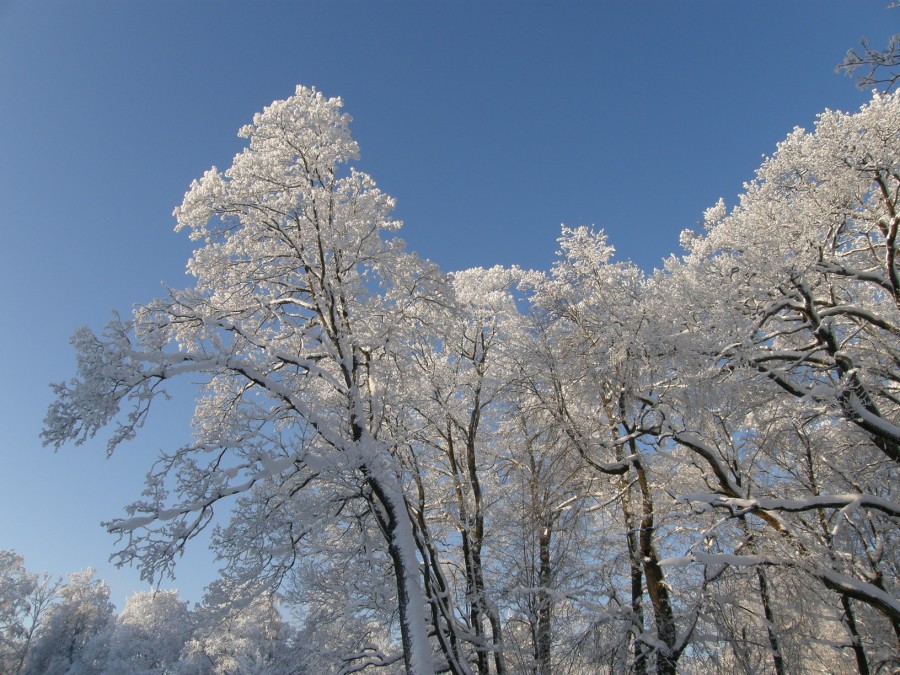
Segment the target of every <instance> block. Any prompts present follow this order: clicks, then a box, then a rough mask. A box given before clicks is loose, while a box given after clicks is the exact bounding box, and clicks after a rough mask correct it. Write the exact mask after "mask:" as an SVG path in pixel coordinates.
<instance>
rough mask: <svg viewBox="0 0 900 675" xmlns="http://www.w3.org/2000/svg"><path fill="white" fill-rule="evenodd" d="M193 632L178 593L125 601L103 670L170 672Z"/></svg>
mask: <svg viewBox="0 0 900 675" xmlns="http://www.w3.org/2000/svg"><path fill="white" fill-rule="evenodd" d="M192 632H193V623H192V617H191V613H190V611H189V610H188V608H187V603H186V602H184V601H183V600H180V599H179V597H178V591H174V590H169V591H141V592H138V593H135V594H134V595H132V596H131V597H129V598H128V599H127V600H126V601H125V607H124V608H123V609H122V611H121V613H120V614H119V615H118V616H117V617H116V621H115V625H114V626H113V627H112V630H111V633H110V635H109V636H108V638H107V639H108V647H107V654H106V657H105V659H104V662H103V665H102V668H101V670H103V671H105V672H110V673H134V674H135V675H137V674H138V673H141V674H143V675H155V674H161V673H167V672H171V670H172V668H173V666H174V665H175V664H176V663H177V662H178V660H179V659H180V657H181V650H182V648H183V647H184V644H185V642H187V640H188V639H189V638H190V636H191V634H192Z"/></svg>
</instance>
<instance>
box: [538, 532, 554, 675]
mask: <svg viewBox="0 0 900 675" xmlns="http://www.w3.org/2000/svg"><path fill="white" fill-rule="evenodd" d="M552 536H553V530H552V528H551V526H550V524H549V523H545V524H544V526H543V527H541V531H540V534H539V535H538V563H539V565H540V566H539V568H538V585H539V586H540V588H541V590H540V591H538V594H537V607H536V613H537V631H536V635H535V639H534V657H535V662H536V663H537V672H538V673H539V675H552V672H553V670H552V666H551V661H550V656H551V648H552V643H553V633H552V622H553V600H552V598H551V597H550V594H549V593H548V592H547V591H546V590H544V589H546V588H549V587H550V585H551V584H552V583H553V569H552V567H551V562H550V543H551V538H552Z"/></svg>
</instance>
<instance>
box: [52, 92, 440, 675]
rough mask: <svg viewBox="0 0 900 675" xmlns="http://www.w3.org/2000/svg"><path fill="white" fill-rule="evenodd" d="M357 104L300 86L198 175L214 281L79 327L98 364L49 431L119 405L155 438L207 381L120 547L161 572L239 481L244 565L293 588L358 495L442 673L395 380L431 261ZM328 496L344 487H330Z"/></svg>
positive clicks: (418, 641)
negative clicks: (183, 384) (413, 244)
mask: <svg viewBox="0 0 900 675" xmlns="http://www.w3.org/2000/svg"><path fill="white" fill-rule="evenodd" d="M341 107H342V103H341V101H340V99H335V98H332V99H328V98H325V97H324V96H323V95H322V94H321V93H319V92H317V91H315V90H312V89H307V88H304V87H298V88H297V91H296V94H295V95H294V96H292V97H290V98H288V99H286V100H284V101H277V102H275V103H273V104H272V105H271V106H269V107H268V108H266V109H265V110H264V111H263V112H262V113H259V114H258V115H256V116H255V117H254V120H253V123H252V124H250V125H247V126H246V127H244V128H243V129H242V130H241V136H243V137H244V138H247V139H248V140H249V147H247V148H246V149H245V150H244V151H243V152H242V153H240V154H238V155H237V156H236V157H235V158H234V162H233V164H232V166H231V167H230V168H229V169H228V170H227V171H225V172H224V173H222V172H219V171H218V170H216V169H215V168H214V169H211V170H210V171H208V172H207V173H206V174H205V175H204V176H203V178H202V179H201V180H199V181H195V182H194V183H193V185H192V186H191V189H190V190H189V191H188V193H187V194H186V195H185V199H184V203H183V204H182V206H181V207H179V208H178V209H176V211H175V215H176V218H177V221H178V229H187V230H189V231H190V233H191V237H192V238H193V239H195V240H198V241H201V242H203V245H202V246H201V247H200V248H198V249H197V250H196V252H195V253H194V256H193V258H192V259H191V261H190V263H189V265H188V268H189V271H190V272H191V273H192V274H193V275H194V276H195V278H196V284H195V286H194V287H192V288H189V289H186V290H182V291H177V290H171V291H170V293H169V296H168V297H166V298H163V299H161V300H157V301H154V302H151V303H149V304H148V305H145V306H143V307H141V308H140V309H139V310H137V312H136V314H135V317H134V320H133V321H122V320H119V319H118V318H116V319H114V320H113V321H112V323H110V325H109V326H108V327H107V329H106V331H105V332H104V333H103V334H102V335H101V336H99V337H98V336H96V335H94V334H93V333H92V332H90V331H89V330H87V329H83V330H80V331H79V332H78V333H76V335H75V337H74V338H73V342H74V344H75V347H76V349H77V351H78V360H79V376H78V378H77V379H76V380H73V381H72V382H71V383H68V384H61V385H58V386H57V387H56V394H57V401H56V402H55V403H54V404H53V405H52V406H51V408H50V411H49V414H48V416H47V421H46V429H45V432H44V438H45V440H46V442H48V443H50V444H54V445H57V446H58V445H61V444H62V443H65V442H67V441H75V442H80V441H83V440H84V439H85V438H87V437H89V436H91V435H93V434H94V433H95V432H96V431H97V430H98V429H100V428H101V427H103V426H105V425H107V424H109V423H112V422H113V420H114V419H116V420H117V421H116V422H115V425H116V431H115V433H114V434H113V437H112V439H111V440H110V449H112V448H114V447H115V446H116V445H117V444H118V443H120V442H121V441H124V440H127V439H130V438H132V437H133V436H134V435H135V434H136V432H137V430H138V428H139V427H140V425H141V423H142V422H143V420H144V418H145V416H146V415H147V412H148V409H149V407H150V404H151V402H152V400H153V399H154V398H155V397H156V396H158V395H161V394H162V392H163V387H164V383H165V382H166V381H167V380H169V379H171V378H174V377H177V376H179V375H190V376H191V377H193V378H197V377H201V378H205V380H206V383H205V385H204V393H203V396H202V398H201V400H200V402H199V403H198V405H197V408H196V414H195V419H194V427H195V435H196V440H195V441H193V442H192V443H190V444H189V445H187V446H185V447H183V448H181V449H176V450H174V451H172V452H169V453H167V454H165V456H163V457H162V458H161V459H160V460H159V461H158V463H157V464H156V467H155V468H154V470H153V472H152V473H151V476H150V479H149V480H150V482H149V485H148V488H147V492H146V494H147V497H146V498H145V499H143V500H141V501H139V502H136V503H134V504H133V505H131V506H130V507H129V515H130V517H128V518H124V519H120V520H116V521H113V522H111V523H109V528H110V529H111V530H112V531H114V532H119V533H122V534H124V535H125V537H126V546H125V548H124V549H123V550H122V551H121V552H120V554H119V559H120V561H122V562H128V561H131V560H134V559H139V560H140V563H141V565H142V566H143V569H144V571H145V574H146V575H147V576H154V575H156V574H158V573H160V572H165V571H169V570H170V569H171V566H172V561H173V559H174V556H176V555H177V552H178V551H179V550H181V548H182V547H183V546H184V545H185V544H186V543H187V541H188V540H189V539H191V538H192V537H193V536H195V535H196V534H197V533H198V532H199V531H200V530H202V529H203V528H204V527H206V525H207V524H208V523H209V522H210V521H211V519H212V517H213V512H214V510H215V509H216V508H217V507H218V505H219V502H220V501H221V500H223V499H225V498H228V497H233V496H235V495H240V496H241V499H242V502H241V507H240V509H239V510H240V511H244V512H246V513H253V514H254V516H256V518H257V520H255V521H252V522H250V521H248V520H246V519H245V520H241V521H240V522H238V521H235V523H233V529H232V530H229V531H225V533H224V534H223V536H222V537H221V539H220V543H221V546H220V551H221V553H222V554H223V555H224V556H225V557H226V559H227V560H228V561H229V564H230V565H231V566H232V568H233V569H234V570H237V569H238V568H240V574H245V575H247V576H258V577H266V578H268V579H270V580H271V581H272V583H273V585H277V584H278V583H279V582H280V580H281V578H282V577H283V576H284V574H286V573H287V571H289V570H290V568H291V567H292V566H293V565H294V564H295V562H296V560H297V558H298V556H299V555H302V551H301V550H302V546H303V544H304V540H305V539H306V537H307V536H308V534H309V532H310V531H311V530H314V529H316V528H320V527H322V523H323V522H327V521H328V520H329V519H332V518H334V517H336V516H337V514H338V512H339V511H340V510H341V509H342V506H341V503H342V502H344V501H345V500H347V499H355V500H359V501H361V502H363V503H364V504H365V505H366V506H367V508H368V509H369V511H370V514H371V517H372V519H373V521H374V522H375V524H376V525H377V527H378V529H379V531H380V532H381V533H382V535H383V544H384V547H385V549H386V551H387V554H388V556H389V558H390V562H391V567H392V570H393V576H394V578H395V587H396V596H395V597H396V600H395V601H396V603H397V606H398V609H399V622H398V623H399V631H400V633H401V636H402V644H403V647H404V658H405V662H406V665H407V667H408V669H409V670H410V671H411V672H416V673H425V672H430V671H431V670H432V668H433V666H432V663H431V649H430V646H429V640H428V636H427V623H426V620H425V615H424V614H423V612H424V605H425V601H424V599H423V595H422V587H421V582H420V581H419V570H418V563H417V560H416V549H415V540H414V537H413V528H412V523H411V520H410V516H409V511H408V508H407V504H406V499H405V497H404V494H403V489H402V484H401V481H400V477H399V473H398V466H397V463H396V461H395V458H394V454H393V453H394V442H393V440H392V438H391V435H390V429H389V428H388V427H387V425H386V424H385V422H386V414H387V413H388V412H389V411H390V409H391V408H392V407H395V406H396V405H397V402H395V401H387V400H385V392H388V391H391V390H390V387H389V386H388V383H389V379H390V378H389V370H390V368H391V364H392V359H393V356H394V354H393V351H392V350H393V349H394V342H393V341H392V338H393V336H394V333H395V331H396V330H397V328H398V325H399V324H402V323H403V322H404V321H407V320H409V318H410V317H411V316H414V314H415V306H416V301H417V298H416V295H415V293H414V290H415V289H416V288H417V287H419V286H420V285H422V284H423V283H427V277H428V273H429V268H428V267H427V266H425V265H423V264H422V263H421V262H420V261H418V260H417V259H416V258H415V257H414V256H411V255H409V254H406V253H404V252H403V249H402V243H401V242H400V241H399V240H397V239H391V238H386V236H385V235H389V234H390V233H391V232H393V231H394V230H396V229H397V228H398V227H399V225H400V224H399V223H398V222H397V221H394V220H392V219H391V218H390V211H391V208H392V207H393V200H392V199H391V198H390V197H388V196H386V195H384V194H383V193H382V192H381V191H379V190H378V189H377V188H376V187H375V184H374V182H373V181H372V179H371V178H370V177H369V176H367V175H366V174H364V173H361V172H359V171H356V170H354V169H350V170H346V169H345V168H344V165H346V163H347V162H348V161H350V160H352V159H354V158H355V157H356V156H357V153H358V149H357V145H356V143H355V142H354V141H353V139H352V138H351V136H350V132H349V126H348V124H349V116H347V115H345V114H343V113H341ZM125 406H127V407H129V410H127V411H125V412H123V414H122V415H121V416H119V417H118V418H116V415H117V414H118V413H119V411H120V410H121V409H122V408H123V407H125ZM329 491H337V494H338V496H337V497H336V498H335V499H333V500H330V499H316V498H315V497H313V495H316V494H323V493H325V492H329ZM170 493H172V494H173V497H172V498H171V499H170ZM308 497H309V499H307V498H308ZM233 534H238V535H239V536H240V540H239V541H235V540H233V539H231V536H232V535H233Z"/></svg>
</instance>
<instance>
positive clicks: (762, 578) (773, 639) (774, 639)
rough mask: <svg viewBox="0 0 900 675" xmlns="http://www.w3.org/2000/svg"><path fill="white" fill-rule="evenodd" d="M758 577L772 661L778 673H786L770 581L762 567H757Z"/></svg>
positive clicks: (779, 674) (777, 674)
mask: <svg viewBox="0 0 900 675" xmlns="http://www.w3.org/2000/svg"><path fill="white" fill-rule="evenodd" d="M756 578H757V579H758V580H759V597H760V599H761V600H762V605H763V613H764V614H765V617H766V633H768V635H769V646H770V647H771V648H772V662H773V664H774V666H775V673H776V675H784V674H785V670H784V657H783V656H782V655H781V645H780V644H779V642H778V635H777V634H776V633H775V614H774V613H773V612H772V602H771V600H770V599H769V582H768V581H766V573H765V572H763V570H762V568H761V567H757V568H756Z"/></svg>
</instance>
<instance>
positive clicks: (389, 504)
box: [368, 477, 434, 675]
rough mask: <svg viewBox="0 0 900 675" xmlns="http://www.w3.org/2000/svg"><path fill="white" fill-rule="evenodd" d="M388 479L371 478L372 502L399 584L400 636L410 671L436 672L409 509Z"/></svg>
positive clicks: (418, 673) (412, 673)
mask: <svg viewBox="0 0 900 675" xmlns="http://www.w3.org/2000/svg"><path fill="white" fill-rule="evenodd" d="M385 482H386V481H383V480H376V479H374V478H371V477H370V478H369V480H368V485H369V486H370V487H371V488H372V498H371V502H370V503H371V505H372V507H373V512H374V514H375V517H376V519H377V520H378V523H379V526H380V527H381V530H382V532H383V534H384V535H385V538H386V539H387V544H388V553H389V555H390V556H391V562H392V563H393V568H394V578H395V580H396V584H397V605H398V610H399V614H400V639H401V642H402V644H403V663H404V665H405V666H406V672H407V674H408V675H433V673H434V664H433V663H432V660H431V645H430V644H429V640H428V624H427V623H426V620H425V596H424V594H423V592H422V589H421V587H420V585H419V562H418V559H417V558H416V543H415V537H414V535H413V528H412V522H411V519H410V516H409V511H408V509H407V508H406V501H405V500H404V498H403V496H402V494H401V493H400V491H399V489H397V488H396V487H395V486H393V485H386V484H385Z"/></svg>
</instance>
